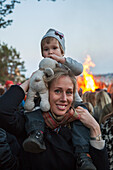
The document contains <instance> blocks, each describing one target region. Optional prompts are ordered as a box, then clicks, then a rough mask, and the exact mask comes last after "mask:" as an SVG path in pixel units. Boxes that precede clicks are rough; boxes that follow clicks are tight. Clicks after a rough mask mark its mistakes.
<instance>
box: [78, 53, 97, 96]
mask: <svg viewBox="0 0 113 170" xmlns="http://www.w3.org/2000/svg"><path fill="white" fill-rule="evenodd" d="M90 67H95V64H94V63H93V62H92V61H91V57H90V56H89V55H87V57H86V60H85V62H84V63H83V68H84V69H83V78H82V77H79V78H78V80H77V82H78V85H79V87H81V88H82V90H83V93H84V92H85V91H92V92H94V91H95V89H97V88H98V86H97V85H96V83H95V80H94V77H93V75H92V73H91V72H90Z"/></svg>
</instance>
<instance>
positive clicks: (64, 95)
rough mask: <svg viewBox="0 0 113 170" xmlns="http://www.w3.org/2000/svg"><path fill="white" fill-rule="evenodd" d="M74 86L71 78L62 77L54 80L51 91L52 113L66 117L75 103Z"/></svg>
mask: <svg viewBox="0 0 113 170" xmlns="http://www.w3.org/2000/svg"><path fill="white" fill-rule="evenodd" d="M73 88H74V85H73V83H72V81H71V79H70V77H69V76H61V77H60V78H58V79H57V80H56V79H55V80H53V82H52V83H51V86H50V89H49V102H50V106H51V112H53V113H54V114H55V115H58V116H60V115H64V114H65V113H66V112H67V111H68V110H69V108H70V107H71V104H72V102H73Z"/></svg>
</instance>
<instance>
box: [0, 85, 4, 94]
mask: <svg viewBox="0 0 113 170" xmlns="http://www.w3.org/2000/svg"><path fill="white" fill-rule="evenodd" d="M4 93H5V88H4V86H0V96H1V95H3V94H4Z"/></svg>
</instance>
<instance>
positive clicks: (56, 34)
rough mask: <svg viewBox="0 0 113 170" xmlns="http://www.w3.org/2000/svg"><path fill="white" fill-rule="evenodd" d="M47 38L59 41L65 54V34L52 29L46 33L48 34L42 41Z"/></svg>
mask: <svg viewBox="0 0 113 170" xmlns="http://www.w3.org/2000/svg"><path fill="white" fill-rule="evenodd" d="M46 37H53V38H56V39H57V40H58V41H59V43H60V44H61V46H62V49H63V51H64V53H65V39H64V34H63V33H61V32H59V31H57V30H55V29H52V28H50V29H49V30H48V31H47V32H46V34H45V35H44V36H43V37H42V40H43V39H45V38H46ZM42 40H41V42H42Z"/></svg>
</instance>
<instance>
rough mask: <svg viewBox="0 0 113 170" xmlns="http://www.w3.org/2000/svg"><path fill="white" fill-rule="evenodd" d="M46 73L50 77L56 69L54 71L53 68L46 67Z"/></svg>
mask: <svg viewBox="0 0 113 170" xmlns="http://www.w3.org/2000/svg"><path fill="white" fill-rule="evenodd" d="M44 74H45V75H46V76H47V77H50V76H52V75H54V71H53V70H52V69H51V68H45V70H44Z"/></svg>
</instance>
